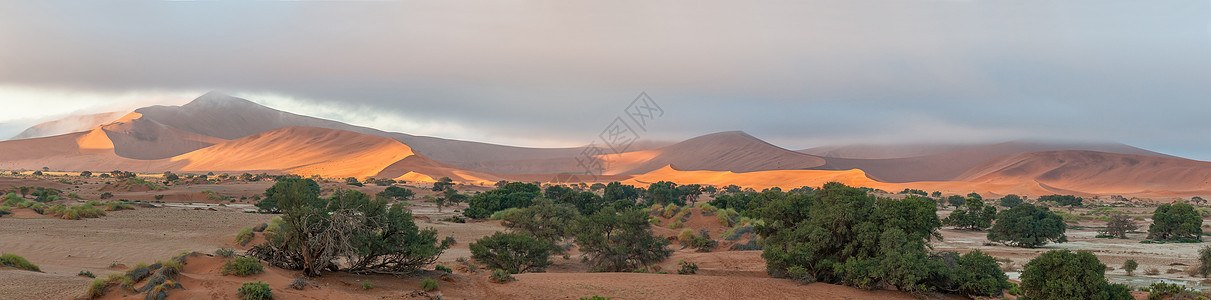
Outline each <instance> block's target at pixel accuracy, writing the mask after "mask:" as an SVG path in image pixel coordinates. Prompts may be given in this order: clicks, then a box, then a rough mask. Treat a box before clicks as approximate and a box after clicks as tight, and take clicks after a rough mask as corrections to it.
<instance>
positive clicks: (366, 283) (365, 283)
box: [362, 280, 374, 290]
mask: <svg viewBox="0 0 1211 300" xmlns="http://www.w3.org/2000/svg"><path fill="white" fill-rule="evenodd" d="M372 288H374V283H373V282H370V281H369V280H366V281H362V290H369V289H372Z"/></svg>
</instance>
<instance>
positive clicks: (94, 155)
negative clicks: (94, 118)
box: [0, 128, 181, 172]
mask: <svg viewBox="0 0 1211 300" xmlns="http://www.w3.org/2000/svg"><path fill="white" fill-rule="evenodd" d="M0 154H3V155H2V156H0V169H5V170H20V169H26V170H38V169H42V168H43V167H47V168H50V169H51V170H66V171H84V170H89V171H112V170H127V171H132V172H163V171H165V170H171V169H174V168H176V167H178V166H179V165H181V164H177V163H173V162H169V161H164V160H152V161H149V160H137V159H130V158H125V157H121V156H118V155H117V154H115V153H114V145H113V143H112V142H111V141H110V140H109V138H108V137H107V133H106V132H105V131H104V130H101V129H100V128H97V129H94V130H91V131H87V132H77V133H69V134H63V135H57V136H50V137H42V138H32V139H21V140H12V141H4V142H0Z"/></svg>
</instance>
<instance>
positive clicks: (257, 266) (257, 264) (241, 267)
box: [223, 257, 264, 276]
mask: <svg viewBox="0 0 1211 300" xmlns="http://www.w3.org/2000/svg"><path fill="white" fill-rule="evenodd" d="M263 269H264V266H263V265H261V260H259V259H256V258H253V257H236V258H234V259H229V260H227V262H225V263H223V275H235V276H248V275H253V274H257V273H261V271H262V270H263Z"/></svg>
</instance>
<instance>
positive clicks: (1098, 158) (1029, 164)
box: [956, 151, 1211, 195]
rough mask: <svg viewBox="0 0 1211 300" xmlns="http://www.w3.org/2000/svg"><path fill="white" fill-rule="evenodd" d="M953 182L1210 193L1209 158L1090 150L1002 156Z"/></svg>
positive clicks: (1114, 191) (1099, 191) (1121, 191)
mask: <svg viewBox="0 0 1211 300" xmlns="http://www.w3.org/2000/svg"><path fill="white" fill-rule="evenodd" d="M956 180H962V181H970V182H981V183H1000V184H1013V183H1018V184H1021V183H1034V182H1037V183H1039V184H1041V185H1042V186H1043V187H1046V188H1051V189H1065V190H1068V191H1073V192H1077V193H1086V194H1122V195H1134V194H1149V195H1211V162H1203V161H1195V160H1188V159H1182V158H1168V157H1155V156H1143V155H1131V154H1117V153H1106V152H1096V151H1047V152H1034V153H1022V154H1015V155H1008V156H1004V157H1001V158H998V159H995V160H992V161H989V162H986V163H984V164H982V165H980V166H978V167H976V168H974V169H972V170H970V171H968V172H966V173H964V174H962V175H961V176H958V177H957V178H956Z"/></svg>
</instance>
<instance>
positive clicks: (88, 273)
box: [76, 271, 97, 278]
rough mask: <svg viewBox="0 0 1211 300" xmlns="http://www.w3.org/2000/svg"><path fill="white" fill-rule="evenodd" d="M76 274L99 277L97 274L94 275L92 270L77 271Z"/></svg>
mask: <svg viewBox="0 0 1211 300" xmlns="http://www.w3.org/2000/svg"><path fill="white" fill-rule="evenodd" d="M76 276H83V277H88V278H97V275H94V274H93V272H91V271H80V273H76Z"/></svg>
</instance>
